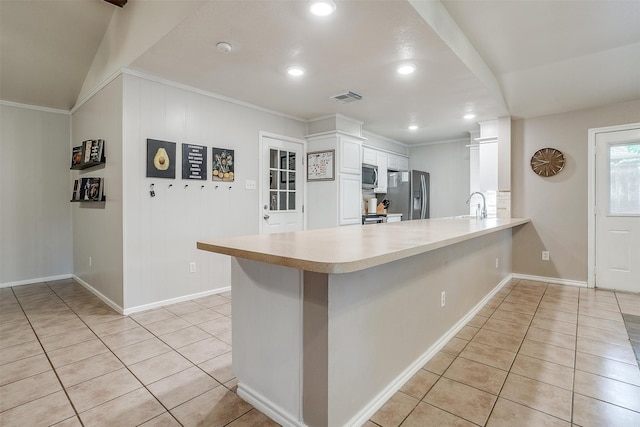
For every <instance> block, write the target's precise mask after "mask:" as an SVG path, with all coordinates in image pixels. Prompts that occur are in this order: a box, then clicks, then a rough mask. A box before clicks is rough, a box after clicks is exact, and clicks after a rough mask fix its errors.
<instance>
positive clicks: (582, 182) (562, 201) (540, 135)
mask: <svg viewBox="0 0 640 427" xmlns="http://www.w3.org/2000/svg"><path fill="white" fill-rule="evenodd" d="M638 122H640V100H638V101H631V102H623V103H618V104H613V105H608V106H604V107H598V108H591V109H587V110H580V111H571V112H567V113H562V114H553V115H548V116H541V117H534V118H530V119H520V120H514V121H513V122H512V126H511V138H512V151H511V175H512V196H511V197H512V199H511V201H512V216H513V217H526V218H531V223H530V224H527V225H526V226H524V227H522V228H520V229H518V231H517V232H515V233H514V236H513V272H514V273H521V274H529V275H536V276H542V277H552V278H558V279H564V280H575V281H580V282H586V281H587V269H588V265H587V235H588V229H587V225H588V215H587V212H588V201H587V199H588V195H587V184H588V178H589V177H588V172H587V165H588V158H587V157H588V155H587V150H588V144H587V143H588V131H589V129H590V128H597V127H604V126H615V125H621V124H627V123H638ZM544 147H553V148H557V149H559V150H560V151H562V152H563V153H564V155H565V159H566V164H565V167H564V169H563V170H562V171H561V172H560V173H559V174H557V175H555V176H553V177H549V178H542V177H539V176H538V175H536V174H535V173H534V172H533V171H532V170H531V165H530V161H531V156H532V155H533V153H535V152H536V151H537V150H539V149H540V148H544ZM543 250H546V251H549V255H550V260H549V261H542V257H541V252H542V251H543Z"/></svg>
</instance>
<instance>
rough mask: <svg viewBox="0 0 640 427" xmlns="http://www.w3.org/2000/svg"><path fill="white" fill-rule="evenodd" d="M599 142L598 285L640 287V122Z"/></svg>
mask: <svg viewBox="0 0 640 427" xmlns="http://www.w3.org/2000/svg"><path fill="white" fill-rule="evenodd" d="M595 141H596V234H595V236H596V239H595V241H596V248H595V250H596V257H595V261H596V266H595V267H596V268H595V271H596V277H595V285H596V287H603V288H608V289H618V290H624V291H630V292H640V126H635V127H634V126H631V128H630V129H626V130H618V131H613V132H600V133H597V134H596V139H595Z"/></svg>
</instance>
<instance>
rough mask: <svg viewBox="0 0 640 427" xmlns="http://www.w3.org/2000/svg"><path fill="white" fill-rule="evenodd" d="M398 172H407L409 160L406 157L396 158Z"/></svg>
mask: <svg viewBox="0 0 640 427" xmlns="http://www.w3.org/2000/svg"><path fill="white" fill-rule="evenodd" d="M397 169H398V170H399V171H408V170H409V159H407V158H406V157H402V156H398V168H397Z"/></svg>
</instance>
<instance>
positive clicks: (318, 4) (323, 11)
mask: <svg viewBox="0 0 640 427" xmlns="http://www.w3.org/2000/svg"><path fill="white" fill-rule="evenodd" d="M335 10H336V3H335V2H334V1H333V0H311V1H309V11H310V12H311V13H312V14H313V15H316V16H328V15H331V14H332V13H333V12H335Z"/></svg>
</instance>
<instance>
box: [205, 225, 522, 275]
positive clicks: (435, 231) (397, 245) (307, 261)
mask: <svg viewBox="0 0 640 427" xmlns="http://www.w3.org/2000/svg"><path fill="white" fill-rule="evenodd" d="M528 222H529V219H523V218H511V219H499V218H487V219H484V220H477V219H475V218H456V219H452V218H435V219H423V220H415V221H402V222H395V223H384V224H375V225H353V226H347V227H337V228H328V229H321V230H306V231H297V232H293V233H281V234H262V235H255V236H241V237H231V238H221V239H215V240H211V241H209V242H198V243H197V247H198V249H202V250H205V251H209V252H216V253H219V254H224V255H231V256H235V257H238V258H245V259H250V260H254V261H261V262H266V263H270V264H276V265H282V266H286V267H292V268H299V269H302V270H307V271H315V272H318V273H349V272H353V271H358V270H364V269H366V268H370V267H374V266H376V265H381V264H386V263H388V262H391V261H396V260H399V259H402V258H407V257H410V256H413V255H418V254H421V253H425V252H429V251H432V250H435V249H438V248H442V247H444V246H449V245H452V244H455V243H460V242H463V241H465V240H469V239H473V238H475V237H479V236H482V235H485V234H489V233H493V232H496V231H500V230H504V229H508V228H512V227H517V226H519V225H522V224H526V223H528Z"/></svg>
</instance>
